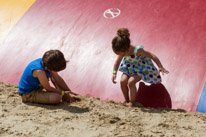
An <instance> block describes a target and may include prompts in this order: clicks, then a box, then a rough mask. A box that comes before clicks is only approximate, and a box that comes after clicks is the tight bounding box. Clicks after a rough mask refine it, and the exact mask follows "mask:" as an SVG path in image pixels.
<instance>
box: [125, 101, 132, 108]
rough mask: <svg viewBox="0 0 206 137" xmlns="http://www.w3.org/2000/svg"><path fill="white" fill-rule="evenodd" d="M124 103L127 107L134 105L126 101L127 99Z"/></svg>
mask: <svg viewBox="0 0 206 137" xmlns="http://www.w3.org/2000/svg"><path fill="white" fill-rule="evenodd" d="M123 105H124V106H126V107H132V106H134V105H133V104H132V103H131V102H126V101H125V102H124V103H123Z"/></svg>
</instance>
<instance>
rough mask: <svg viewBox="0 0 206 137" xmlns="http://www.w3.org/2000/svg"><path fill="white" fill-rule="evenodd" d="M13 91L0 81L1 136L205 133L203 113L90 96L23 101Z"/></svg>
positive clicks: (134, 136) (133, 136)
mask: <svg viewBox="0 0 206 137" xmlns="http://www.w3.org/2000/svg"><path fill="white" fill-rule="evenodd" d="M17 92H18V88H17V85H6V84H3V83H0V104H1V107H0V136H1V137H17V136H24V137H25V136H28V137H47V136H48V137H113V136H117V137H138V136H184V137H191V136H200V137H204V136H206V115H205V114H203V113H197V112H186V111H183V110H168V109H152V108H144V107H132V108H127V107H124V106H123V105H122V104H121V103H120V102H113V101H102V100H99V99H98V98H92V97H81V99H82V101H80V102H75V103H72V104H68V103H66V102H63V103H61V104H59V105H41V104H31V103H27V104H24V103H22V102H21V99H20V96H18V94H17Z"/></svg>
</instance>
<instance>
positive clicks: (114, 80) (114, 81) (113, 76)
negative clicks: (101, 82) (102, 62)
mask: <svg viewBox="0 0 206 137" xmlns="http://www.w3.org/2000/svg"><path fill="white" fill-rule="evenodd" d="M112 82H113V83H114V84H116V83H117V81H116V75H115V74H113V75H112Z"/></svg>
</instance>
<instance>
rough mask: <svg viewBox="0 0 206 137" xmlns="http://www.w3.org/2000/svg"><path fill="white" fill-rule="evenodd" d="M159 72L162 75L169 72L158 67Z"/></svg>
mask: <svg viewBox="0 0 206 137" xmlns="http://www.w3.org/2000/svg"><path fill="white" fill-rule="evenodd" d="M159 72H160V73H162V75H164V74H168V73H169V71H168V70H166V69H165V68H164V67H160V68H159Z"/></svg>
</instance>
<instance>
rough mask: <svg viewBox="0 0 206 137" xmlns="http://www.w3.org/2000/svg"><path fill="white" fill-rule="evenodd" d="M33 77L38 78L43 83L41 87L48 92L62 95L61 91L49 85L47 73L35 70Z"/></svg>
mask: <svg viewBox="0 0 206 137" xmlns="http://www.w3.org/2000/svg"><path fill="white" fill-rule="evenodd" d="M33 76H34V77H37V78H38V79H39V81H40V83H41V85H42V86H43V87H44V88H45V89H46V90H47V91H50V92H55V93H58V94H61V91H59V90H58V89H56V88H53V87H51V86H50V84H49V81H48V78H47V76H46V73H45V72H44V71H43V70H38V69H37V70H34V71H33Z"/></svg>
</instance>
